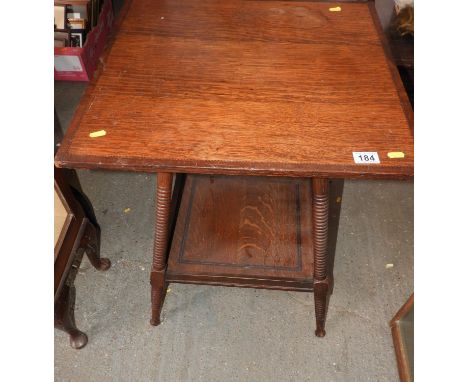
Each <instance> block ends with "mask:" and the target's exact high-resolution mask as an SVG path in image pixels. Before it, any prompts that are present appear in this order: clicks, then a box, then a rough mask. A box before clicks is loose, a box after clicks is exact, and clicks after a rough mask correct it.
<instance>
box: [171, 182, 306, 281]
mask: <svg viewBox="0 0 468 382" xmlns="http://www.w3.org/2000/svg"><path fill="white" fill-rule="evenodd" d="M311 214H312V200H311V187H310V180H307V179H297V178H295V179H285V178H271V177H268V178H267V177H239V176H236V177H228V176H208V175H188V176H187V179H186V183H185V188H184V192H183V196H182V201H181V205H180V209H179V214H178V218H177V224H176V228H175V232H174V237H173V241H172V247H171V250H170V254H169V261H168V269H167V275H166V278H167V280H168V281H172V282H186V283H202V284H214V285H227V286H245V287H264V288H273V289H291V290H311V289H312V281H313V279H312V275H313V248H312V228H311V226H312V215H311Z"/></svg>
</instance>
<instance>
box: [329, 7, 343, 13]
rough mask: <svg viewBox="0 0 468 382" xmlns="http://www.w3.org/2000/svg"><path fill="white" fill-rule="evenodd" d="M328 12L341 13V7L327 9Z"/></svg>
mask: <svg viewBox="0 0 468 382" xmlns="http://www.w3.org/2000/svg"><path fill="white" fill-rule="evenodd" d="M328 10H329V11H330V12H341V7H332V8H328Z"/></svg>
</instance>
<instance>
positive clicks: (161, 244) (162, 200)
mask: <svg viewBox="0 0 468 382" xmlns="http://www.w3.org/2000/svg"><path fill="white" fill-rule="evenodd" d="M171 193H172V174H171V173H158V174H157V191H156V224H155V231H154V249H153V265H152V269H151V321H150V322H151V325H154V326H157V325H159V324H160V323H161V319H160V315H161V308H162V305H163V302H164V297H165V295H166V280H165V275H166V265H167V256H166V255H167V244H168V236H169V218H170V206H171Z"/></svg>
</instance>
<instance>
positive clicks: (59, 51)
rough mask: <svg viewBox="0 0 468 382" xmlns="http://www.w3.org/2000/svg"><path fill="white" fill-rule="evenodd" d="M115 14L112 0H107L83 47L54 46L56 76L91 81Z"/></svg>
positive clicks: (63, 79) (60, 78) (57, 78)
mask: <svg viewBox="0 0 468 382" xmlns="http://www.w3.org/2000/svg"><path fill="white" fill-rule="evenodd" d="M113 20H114V14H113V12H112V2H111V0H105V1H104V4H103V6H102V9H101V13H100V15H99V21H98V24H97V25H96V26H95V27H94V28H93V29H92V30H91V31H90V32H89V33H88V35H87V37H86V41H85V44H84V45H83V47H82V48H56V47H55V48H54V78H55V80H61V81H89V80H90V79H91V78H92V76H93V73H94V71H95V70H96V67H97V63H98V59H99V57H100V56H101V54H102V52H103V50H104V47H105V46H106V42H107V38H108V37H109V34H110V31H111V28H112V22H113Z"/></svg>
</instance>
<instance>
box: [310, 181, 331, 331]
mask: <svg viewBox="0 0 468 382" xmlns="http://www.w3.org/2000/svg"><path fill="white" fill-rule="evenodd" d="M312 191H313V230H314V300H315V320H316V325H317V326H316V330H315V335H316V336H317V337H323V336H325V318H326V314H327V303H328V296H329V289H330V288H329V277H328V269H329V268H328V208H329V187H328V179H321V178H314V179H313V180H312Z"/></svg>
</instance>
